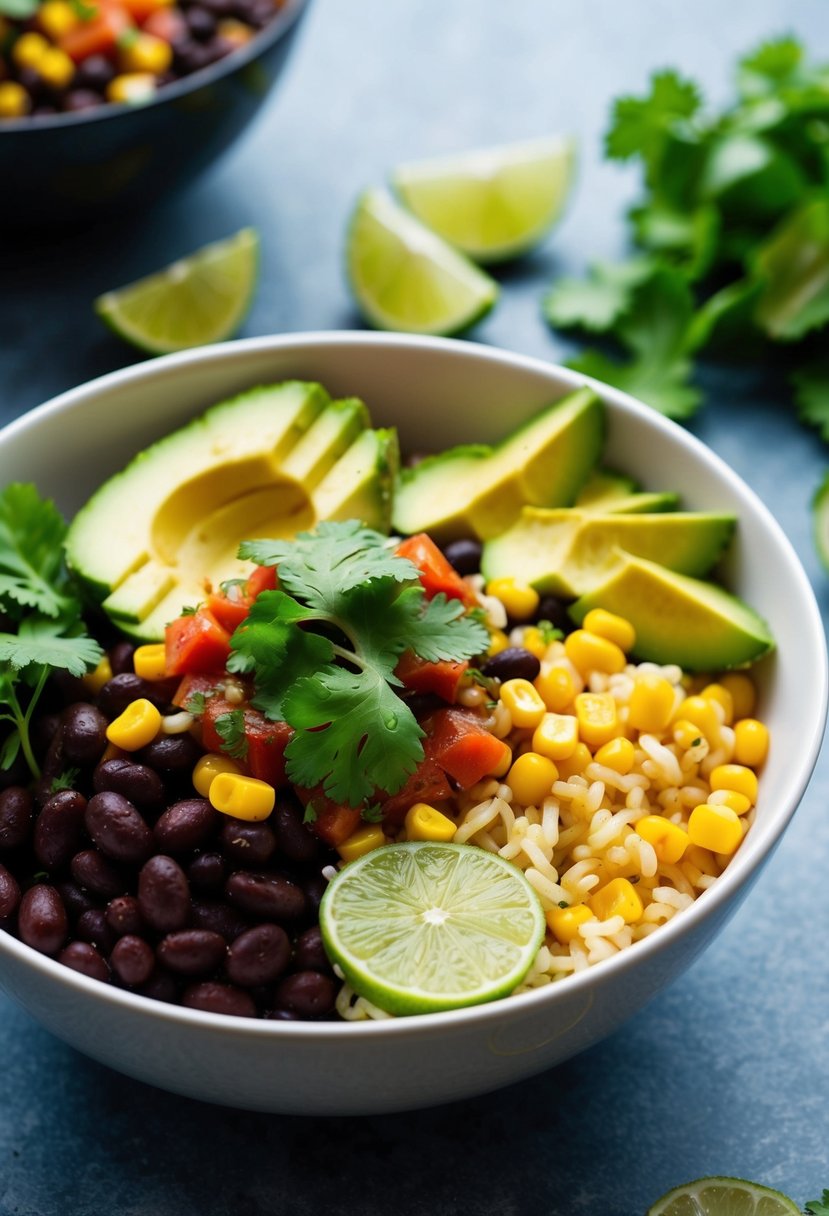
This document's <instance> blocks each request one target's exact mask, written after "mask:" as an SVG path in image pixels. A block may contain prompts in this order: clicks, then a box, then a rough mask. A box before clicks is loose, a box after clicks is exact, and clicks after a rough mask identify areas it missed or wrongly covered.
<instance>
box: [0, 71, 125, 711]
mask: <svg viewBox="0 0 829 1216" xmlns="http://www.w3.org/2000/svg"><path fill="white" fill-rule="evenodd" d="M0 88H2V86H0ZM111 679H112V664H111V663H110V661H109V656H108V655H104V657H103V658H102V659H101V661H100V663H99V664H98V666H97V667H96V668H95V670H94V671H88V672H87V673H86V675H85V676H83V686H84V688H85V689H86V691H87V692H89V693H91V694H92V696H93V697H94V696H97V694H98V693H99V692H100V691H101V689H102V688H103V686H104V685H105V684H106V683H107V682H108V681H109V680H111Z"/></svg>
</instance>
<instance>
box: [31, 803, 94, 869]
mask: <svg viewBox="0 0 829 1216" xmlns="http://www.w3.org/2000/svg"><path fill="white" fill-rule="evenodd" d="M85 814H86V799H85V798H84V796H83V794H79V793H78V791H77V790H58V792H57V793H56V794H53V795H52V797H51V798H49V799H48V801H46V802H44V804H43V809H42V810H41V812H40V814H39V815H38V817H37V819H36V820H35V830H34V851H35V857H37V859H38V861H39V862H40V864H41V865H42V866H45V867H46V869H47V870H57V869H60V868H61V867H63V866H66V865H68V864H69V861H70V860H71V858H72V855H73V854H74V853H76V852H77V850H78V849H79V848H80V844H81V840H82V838H83V831H84V816H85Z"/></svg>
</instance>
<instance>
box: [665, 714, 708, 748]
mask: <svg viewBox="0 0 829 1216" xmlns="http://www.w3.org/2000/svg"><path fill="white" fill-rule="evenodd" d="M671 734H672V735H673V740H674V743H676V744H677V745H678V746H679V747H681V748H684V749H685V751H687V750H688V748H689V747H696V745H697V744H698V743H699V742H701V741H702V740H703V739H704V738H705V736H704V735H703V733H702V731H701V730H700V728H699V727H698V726H697V725H696V723H694V722H689V721H688V719H687V718H679V719H678V720H677V721H676V722H674V724H673V727H672V729H671Z"/></svg>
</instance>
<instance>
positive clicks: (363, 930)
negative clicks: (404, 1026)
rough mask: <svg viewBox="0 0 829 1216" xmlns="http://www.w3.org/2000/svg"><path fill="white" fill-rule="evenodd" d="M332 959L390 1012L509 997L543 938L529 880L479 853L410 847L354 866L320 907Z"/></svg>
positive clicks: (454, 847)
mask: <svg viewBox="0 0 829 1216" xmlns="http://www.w3.org/2000/svg"><path fill="white" fill-rule="evenodd" d="M320 929H321V930H322V936H323V941H324V942H325V947H326V950H327V951H328V953H329V955H330V956H331V958H332V959H334V961H335V962H337V963H339V965H340V967H341V969H342V971H343V974H344V975H345V977H346V979H347V980H348V982H349V983H350V984H351V986H352V987H353V988H354V990H355V992H357V993H359V994H360V996H364V997H366V998H367V1000H370V1001H372V1002H373V1004H375V1005H377V1006H378V1007H379V1008H380V1009H384V1010H386V1011H387V1012H388V1013H395V1014H409V1013H433V1012H436V1011H437V1010H441V1009H457V1008H460V1007H461V1006H463V1005H477V1004H481V1003H482V1002H484V1001H494V1000H496V999H497V998H498V997H501V996H507V995H508V994H509V993H510V992H512V990H513V988H515V987H516V985H517V984H519V983H520V982H521V980H522V979H523V978H524V976H525V975H526V974H527V971H528V970H529V968H530V965H531V964H532V961H533V959H534V958H535V956H536V953H537V951H538V949H539V946H540V945H541V942H542V941H543V939H544V931H545V922H544V913H543V911H542V909H541V904H540V903H539V900H538V896H537V895H536V893H535V891H533V889H532V887H531V886H530V884H529V883H528V882H527V880H526V878H525V877H524V875H523V873H522V872H521V871H520V870H519V869H518V868H517V867H516V866H513V865H512V864H511V863H510V862H508V861H505V860H504V859H503V858H502V857H498V856H497V855H496V854H494V853H488V852H486V851H485V850H484V849H479V848H476V847H474V846H473V845H466V844H433V843H431V842H427V841H409V842H407V843H405V844H392V845H387V846H385V847H383V848H380V849H374V850H373V851H372V852H371V853H366V854H365V856H363V857H360V858H358V860H357V861H352V862H351V863H350V864H349V865H347V866H346V867H345V868H344V869H343V870H341V871H340V872H339V874H337V876H336V877H335V878H334V879H333V880H332V881H331V883H330V884H329V886H328V888H327V890H326V892H325V895H324V896H323V900H322V905H321V907H320Z"/></svg>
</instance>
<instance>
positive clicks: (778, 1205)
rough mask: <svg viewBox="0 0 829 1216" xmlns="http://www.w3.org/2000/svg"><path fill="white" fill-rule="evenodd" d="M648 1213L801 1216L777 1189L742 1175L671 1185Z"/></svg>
mask: <svg viewBox="0 0 829 1216" xmlns="http://www.w3.org/2000/svg"><path fill="white" fill-rule="evenodd" d="M648 1216H801V1212H800V1208H799V1207H798V1206H797V1204H796V1203H793V1202H792V1201H791V1199H788V1198H787V1197H786V1196H785V1195H782V1194H781V1193H780V1191H773V1190H771V1189H770V1188H769V1187H767V1186H760V1184H759V1183H757V1182H745V1181H744V1180H743V1179H742V1178H698V1179H697V1180H696V1182H686V1183H685V1185H684V1186H677V1187H674V1189H673V1190H672V1191H668V1193H667V1195H663V1196H662V1198H661V1199H660V1200H659V1201H658V1202H657V1203H655V1204H654V1205H653V1207H652V1208H649V1209H648Z"/></svg>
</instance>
